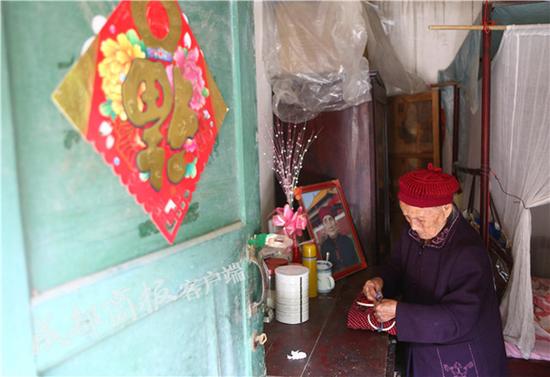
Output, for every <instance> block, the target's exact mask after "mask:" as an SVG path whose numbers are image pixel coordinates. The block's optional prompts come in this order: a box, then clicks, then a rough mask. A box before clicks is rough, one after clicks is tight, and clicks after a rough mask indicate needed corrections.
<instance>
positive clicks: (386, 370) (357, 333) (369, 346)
mask: <svg viewBox="0 0 550 377" xmlns="http://www.w3.org/2000/svg"><path fill="white" fill-rule="evenodd" d="M368 276H369V275H368V272H366V271H362V272H359V273H356V274H354V275H352V276H350V277H348V278H344V279H342V280H339V281H337V282H336V288H335V289H334V290H333V291H332V292H331V293H330V294H328V295H319V296H318V297H316V298H312V299H310V300H309V320H308V321H307V322H305V323H302V324H299V325H286V324H283V323H280V322H277V321H276V320H273V322H271V323H267V324H265V329H264V331H265V333H266V334H267V343H266V345H265V352H266V368H267V375H268V376H331V377H333V376H349V377H352V376H362V377H371V376H372V377H390V376H393V370H394V364H395V361H394V360H395V341H394V340H393V339H392V338H391V337H390V336H388V335H387V334H385V333H380V334H379V333H375V332H371V331H363V330H350V329H348V328H347V327H346V318H347V311H348V308H349V307H350V305H351V303H352V301H353V300H354V299H355V297H356V296H357V294H358V293H359V291H360V290H361V288H362V286H363V284H364V282H365V281H366V280H367V278H368ZM296 350H300V351H303V352H305V353H306V354H307V357H306V358H305V359H302V360H288V359H287V355H289V354H290V352H291V351H296Z"/></svg>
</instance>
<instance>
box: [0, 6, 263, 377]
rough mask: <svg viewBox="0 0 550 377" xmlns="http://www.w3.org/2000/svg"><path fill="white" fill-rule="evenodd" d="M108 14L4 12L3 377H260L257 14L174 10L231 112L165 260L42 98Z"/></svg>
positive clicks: (93, 9)
mask: <svg viewBox="0 0 550 377" xmlns="http://www.w3.org/2000/svg"><path fill="white" fill-rule="evenodd" d="M115 6H116V3H112V2H95V1H94V2H92V1H90V2H2V3H1V7H2V8H1V10H2V143H1V145H2V234H3V237H2V304H3V305H2V306H3V309H2V346H3V352H2V356H3V360H2V361H3V372H4V373H6V374H19V375H29V374H36V375H96V376H99V375H148V376H152V375H197V376H209V375H263V374H265V367H264V361H263V357H264V354H263V349H262V347H259V348H257V349H254V347H253V341H252V337H253V334H254V333H258V332H261V326H262V322H261V316H260V315H259V314H256V315H252V314H251V311H250V303H251V301H253V300H255V299H257V296H258V291H259V289H258V287H259V286H260V284H259V278H258V273H257V269H256V268H255V267H254V266H252V265H251V264H250V263H248V260H247V255H246V247H245V246H246V241H247V239H248V237H249V236H250V235H251V234H252V233H253V232H254V231H255V230H257V228H258V227H259V193H258V182H257V181H258V158H257V147H256V142H255V137H256V111H255V109H256V102H255V100H256V98H255V82H254V77H255V75H254V70H255V67H254V48H253V47H254V46H253V17H252V4H251V3H247V2H209V1H207V2H180V6H181V8H182V10H183V12H184V13H185V14H186V15H187V17H188V19H189V23H190V25H191V27H192V29H193V31H194V34H195V37H196V38H197V40H198V42H199V43H200V45H201V47H202V50H203V51H204V55H205V57H206V59H207V62H208V64H209V67H210V70H211V72H212V74H213V76H214V78H215V80H216V82H217V84H218V86H219V88H220V91H221V93H222V95H223V96H224V99H225V102H226V103H227V105H228V107H229V113H228V114H227V116H226V118H225V121H224V124H223V126H222V128H221V130H220V133H219V135H218V140H217V142H216V145H215V147H214V150H213V153H212V155H211V157H210V160H209V162H208V165H207V166H206V168H205V170H204V172H203V175H202V178H201V181H200V182H199V184H198V186H197V189H196V191H195V193H194V195H193V201H192V205H191V206H190V210H189V212H188V214H187V216H186V219H185V221H184V224H183V225H182V227H181V228H180V230H179V234H178V237H177V238H176V242H175V243H174V245H173V246H168V245H167V243H166V241H165V240H164V238H163V237H162V236H161V235H160V233H158V232H157V231H156V228H155V227H154V226H153V224H152V223H151V222H150V221H149V219H148V216H147V215H146V214H145V213H144V212H143V210H142V209H141V208H140V207H139V206H138V205H137V204H136V203H135V202H134V199H133V198H132V197H131V196H130V195H129V194H128V193H127V192H126V189H125V188H124V187H122V186H121V185H120V184H119V182H118V178H117V177H115V176H114V175H113V174H112V172H111V171H110V168H109V167H107V166H106V165H105V164H104V163H103V162H102V160H101V157H100V156H99V155H97V154H96V153H95V152H94V151H93V148H92V146H91V145H89V144H88V143H86V142H85V141H84V140H83V139H81V138H80V136H79V134H78V133H77V132H76V131H74V130H73V129H72V127H71V126H70V124H69V123H68V122H67V121H66V120H65V118H64V117H63V116H62V115H61V114H60V113H59V111H58V110H57V109H56V107H55V106H54V104H53V103H52V101H51V99H50V96H51V93H52V92H53V91H54V89H55V88H56V86H57V85H58V84H59V82H60V81H61V80H62V79H63V77H64V75H65V74H66V73H67V71H68V69H69V68H70V66H71V64H72V63H73V62H74V61H76V60H77V59H78V57H79V54H80V49H81V47H82V44H83V42H84V41H85V40H86V39H87V38H89V37H90V36H91V35H92V29H91V27H90V22H91V19H92V17H93V16H94V15H97V14H99V15H104V16H108V15H109V14H110V12H111V11H112V10H113V9H114V7H115Z"/></svg>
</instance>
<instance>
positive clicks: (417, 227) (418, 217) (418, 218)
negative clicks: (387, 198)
mask: <svg viewBox="0 0 550 377" xmlns="http://www.w3.org/2000/svg"><path fill="white" fill-rule="evenodd" d="M399 206H400V207H401V211H402V212H403V216H405V220H407V222H408V223H409V225H410V226H411V228H412V230H414V231H415V232H416V233H418V237H420V238H421V239H423V240H431V239H432V238H434V237H435V236H437V234H438V233H439V232H440V231H441V229H443V227H444V226H445V222H446V221H447V218H448V217H449V215H450V214H451V212H452V210H453V207H452V205H451V204H445V205H442V206H438V207H428V208H420V207H413V206H410V205H408V204H405V203H403V202H399Z"/></svg>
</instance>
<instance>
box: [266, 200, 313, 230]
mask: <svg viewBox="0 0 550 377" xmlns="http://www.w3.org/2000/svg"><path fill="white" fill-rule="evenodd" d="M275 212H276V214H275V215H274V216H273V224H274V225H275V226H282V227H283V230H284V232H285V233H286V235H287V236H289V237H291V238H292V237H293V236H294V235H295V234H296V235H297V236H301V235H302V230H304V229H305V228H306V224H307V220H306V216H305V215H304V214H303V213H302V212H303V209H302V207H298V210H297V211H296V212H294V211H293V210H292V208H290V206H289V205H288V204H286V205H285V207H284V208H281V207H279V208H277V209H275Z"/></svg>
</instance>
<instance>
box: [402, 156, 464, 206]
mask: <svg viewBox="0 0 550 377" xmlns="http://www.w3.org/2000/svg"><path fill="white" fill-rule="evenodd" d="M458 187H459V186H458V181H457V180H456V178H455V177H453V176H452V175H449V174H445V173H443V172H442V171H441V169H440V168H435V167H433V165H432V164H428V168H427V169H419V170H414V171H411V172H408V173H406V174H404V175H403V176H402V177H401V178H399V193H398V194H397V197H398V198H399V200H400V201H402V202H403V203H405V204H408V205H411V206H414V207H420V208H426V207H437V206H442V205H444V204H449V203H452V201H453V194H454V193H455V192H457V191H458Z"/></svg>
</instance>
